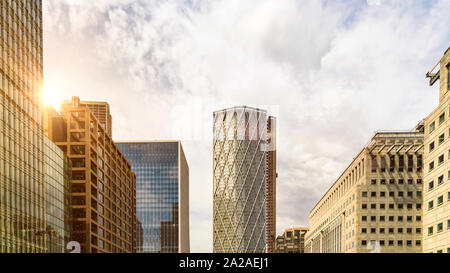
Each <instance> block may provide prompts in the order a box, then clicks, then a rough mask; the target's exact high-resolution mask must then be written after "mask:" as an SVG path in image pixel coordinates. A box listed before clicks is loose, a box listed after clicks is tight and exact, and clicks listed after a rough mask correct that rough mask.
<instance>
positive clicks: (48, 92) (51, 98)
mask: <svg viewBox="0 0 450 273" xmlns="http://www.w3.org/2000/svg"><path fill="white" fill-rule="evenodd" d="M42 93H43V94H42V97H43V103H44V106H51V107H53V108H55V109H56V110H58V111H59V110H60V103H61V102H62V99H61V97H60V92H58V90H57V89H55V88H53V87H52V86H49V85H45V84H44V88H43V90H42Z"/></svg>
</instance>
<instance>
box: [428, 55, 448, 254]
mask: <svg viewBox="0 0 450 273" xmlns="http://www.w3.org/2000/svg"><path fill="white" fill-rule="evenodd" d="M438 64H439V66H440V68H439V71H438V72H437V73H431V72H429V73H428V74H427V76H428V77H430V85H433V84H434V83H435V82H436V81H437V80H439V81H440V87H439V105H438V107H437V108H436V109H435V110H434V111H433V112H432V113H431V114H430V115H429V116H428V117H427V118H426V119H425V140H424V146H425V151H424V164H425V168H424V182H425V185H424V195H423V198H424V215H423V229H424V236H423V251H424V252H434V253H436V252H438V253H439V252H447V253H450V204H449V201H450V141H449V137H450V121H449V120H450V92H449V90H450V82H449V77H450V72H449V67H450V48H449V49H447V51H446V52H445V53H444V56H443V57H442V58H441V60H440V61H439V63H438ZM436 66H437V65H436ZM436 66H435V67H436Z"/></svg>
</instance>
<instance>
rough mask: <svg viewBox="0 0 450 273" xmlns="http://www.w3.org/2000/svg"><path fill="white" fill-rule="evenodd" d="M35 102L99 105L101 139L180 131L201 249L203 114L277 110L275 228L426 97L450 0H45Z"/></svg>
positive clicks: (208, 118)
mask: <svg viewBox="0 0 450 273" xmlns="http://www.w3.org/2000/svg"><path fill="white" fill-rule="evenodd" d="M43 2H44V24H43V26H44V92H45V97H46V101H47V103H48V104H51V105H55V106H56V105H57V103H58V102H59V101H62V100H66V99H70V98H71V97H72V96H79V97H80V99H81V100H96V101H107V102H108V103H109V104H110V107H111V114H112V117H113V139H114V140H117V141H118V140H163V139H170V140H178V139H179V140H181V141H182V145H183V147H184V151H185V154H186V158H187V161H188V164H189V169H190V238H191V252H212V185H213V183H212V123H213V121H212V112H213V111H215V110H220V109H223V108H228V107H232V106H239V105H248V106H253V107H259V108H264V109H267V110H268V111H269V114H272V115H275V116H276V117H277V118H278V136H277V141H278V146H277V164H278V165H277V172H278V179H277V196H276V198H277V233H278V234H280V233H282V231H283V229H286V228H290V227H293V226H307V225H308V217H309V212H310V210H311V209H312V208H313V207H314V205H315V204H316V203H317V202H318V200H319V199H320V198H321V197H322V195H323V194H324V193H325V192H326V190H327V189H328V188H329V187H330V186H331V185H332V184H333V183H334V181H335V180H336V179H337V178H338V177H339V175H340V174H341V173H342V172H343V171H344V170H345V168H346V167H347V166H348V164H349V163H350V162H351V161H352V160H353V158H354V157H355V156H356V155H357V154H358V153H359V151H360V150H361V149H362V148H363V147H364V145H366V144H367V143H368V142H369V140H370V138H371V137H372V136H373V134H374V132H375V131H377V130H410V129H412V128H413V127H414V126H415V125H416V124H417V123H418V122H419V121H421V120H422V119H423V118H425V117H426V116H427V115H428V114H429V113H430V112H431V111H432V110H433V109H434V108H435V107H436V106H437V104H438V87H437V86H433V87H430V86H428V81H427V79H426V78H425V74H426V72H427V71H428V70H430V69H431V68H432V67H433V66H434V64H435V63H436V62H437V61H438V60H439V59H440V57H441V56H442V55H443V53H444V51H445V50H446V49H447V48H448V47H449V46H450V31H449V26H450V17H449V16H448V10H450V1H448V0H434V1H419V0H399V1H395V0H393V1H387V0H347V1H344V0H333V1H331V0H327V1H325V0H323V1H318V0H309V1H303V0H283V1H280V0H278V1H277V0H208V1H206V0H170V1H169V0H167V1H163V0H151V1H149V0H135V1H132V0H95V1H91V0H45V1H43Z"/></svg>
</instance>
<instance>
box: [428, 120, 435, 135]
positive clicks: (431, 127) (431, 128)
mask: <svg viewBox="0 0 450 273" xmlns="http://www.w3.org/2000/svg"><path fill="white" fill-rule="evenodd" d="M435 126H436V125H435V124H434V121H433V122H432V123H431V124H430V131H429V133H431V132H433V131H434V128H435Z"/></svg>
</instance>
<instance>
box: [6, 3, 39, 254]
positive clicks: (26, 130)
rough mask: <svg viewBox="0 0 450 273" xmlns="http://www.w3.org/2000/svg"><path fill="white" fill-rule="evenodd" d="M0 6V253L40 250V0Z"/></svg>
mask: <svg viewBox="0 0 450 273" xmlns="http://www.w3.org/2000/svg"><path fill="white" fill-rule="evenodd" d="M0 8H1V17H0V18H1V19H0V20H1V21H0V45H1V46H0V59H1V61H0V202H1V205H0V252H46V251H47V249H46V238H45V236H39V234H40V232H42V231H43V230H45V229H46V224H45V197H44V195H45V188H44V138H43V131H42V99H41V96H40V89H41V87H42V83H43V80H42V79H43V60H42V52H43V51H42V44H43V42H42V1H41V0H37V1H6V0H3V1H0Z"/></svg>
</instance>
